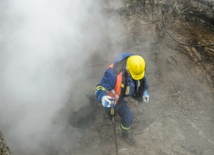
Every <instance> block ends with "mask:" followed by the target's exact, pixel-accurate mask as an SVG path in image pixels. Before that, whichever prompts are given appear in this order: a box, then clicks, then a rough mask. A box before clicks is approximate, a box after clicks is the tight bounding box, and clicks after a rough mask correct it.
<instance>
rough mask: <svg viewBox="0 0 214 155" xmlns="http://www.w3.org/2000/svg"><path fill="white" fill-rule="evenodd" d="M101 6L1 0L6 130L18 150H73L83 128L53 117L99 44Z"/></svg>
mask: <svg viewBox="0 0 214 155" xmlns="http://www.w3.org/2000/svg"><path fill="white" fill-rule="evenodd" d="M98 5H99V4H98V3H97V2H96V3H95V2H93V1H92V0H90V1H85V0H75V1H70V0H19V1H13V0H7V1H4V2H3V1H1V2H0V10H1V15H0V74H1V76H0V94H1V97H0V105H1V108H0V130H2V131H3V134H5V137H6V141H7V143H8V145H9V147H10V148H11V150H12V152H13V153H14V154H16V155H25V154H27V155H29V154H32V155H33V154H37V155H38V154H39V155H43V154H45V155H47V154H57V153H55V152H54V151H61V154H70V153H71V152H70V151H71V149H72V146H74V144H75V141H76V138H78V132H77V131H75V130H74V129H72V128H71V127H67V128H65V127H63V125H64V124H63V125H62V126H61V125H60V123H59V122H58V123H54V122H53V118H54V116H55V115H56V114H57V113H58V111H59V109H61V108H62V107H63V106H65V103H66V102H67V101H68V99H69V95H70V90H71V88H72V86H73V85H74V83H75V82H76V81H77V80H78V79H79V78H80V77H82V76H84V70H82V69H83V68H84V67H83V64H84V62H85V61H86V60H87V58H88V57H89V55H90V54H91V53H92V52H93V50H94V47H96V44H99V37H100V33H97V32H98V28H102V23H100V22H99V21H101V18H102V17H101V15H100V14H98V13H97V12H98V9H97V8H99V7H98ZM80 70H81V71H80ZM74 135H75V136H74ZM65 139H66V140H65ZM45 147H50V148H49V149H44V148H45ZM50 150H51V151H50Z"/></svg>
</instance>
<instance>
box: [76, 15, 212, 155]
mask: <svg viewBox="0 0 214 155" xmlns="http://www.w3.org/2000/svg"><path fill="white" fill-rule="evenodd" d="M149 17H151V15H149V14H142V13H139V12H134V13H133V12H132V13H130V12H128V13H127V12H122V13H121V12H119V14H118V12H114V13H112V14H111V15H109V19H108V20H109V23H111V21H112V20H114V19H115V18H116V19H117V20H118V21H119V23H120V24H121V25H122V33H124V34H125V35H124V36H125V38H121V40H120V41H119V42H118V44H117V46H119V44H122V45H126V47H123V48H124V49H126V50H127V51H131V52H134V53H137V54H140V55H142V56H144V57H145V59H146V61H147V78H148V81H149V86H150V96H151V100H150V103H149V104H138V103H136V102H135V101H133V100H132V99H130V98H128V99H127V100H128V101H129V106H130V108H131V109H132V111H133V114H134V118H135V121H134V125H133V134H134V136H135V139H136V141H137V144H136V146H128V145H127V144H126V143H125V142H124V141H123V140H122V139H121V133H120V132H121V131H120V127H119V117H118V118H117V124H116V125H117V140H118V147H119V154H121V155H140V154H145V155H169V154H170V155H212V154H214V149H213V148H214V134H213V129H214V121H213V120H214V113H213V111H214V104H213V103H214V102H213V101H214V89H213V47H212V46H210V47H202V48H200V47H193V46H188V45H189V44H190V43H191V42H189V41H192V40H194V39H195V40H197V42H196V44H199V43H200V44H212V43H214V38H213V36H214V31H213V30H212V29H205V27H204V26H203V25H200V24H197V25H196V23H194V22H193V21H191V22H190V21H189V22H188V21H186V20H184V19H183V18H177V17H175V18H172V16H169V15H168V16H167V17H168V18H166V19H165V21H164V24H163V20H162V23H157V22H152V20H151V18H149ZM106 44H108V42H106ZM182 44H183V45H182ZM185 44H186V45H185ZM108 50H110V49H108V48H106V49H105V51H108ZM204 51H205V52H204ZM203 52H204V53H203ZM206 52H207V53H206ZM208 53H209V54H208ZM98 54H99V53H98ZM96 57H98V58H99V57H102V56H101V55H100V56H97V55H96ZM92 59H93V60H94V58H92ZM106 66H108V64H105V63H102V62H100V61H99V60H98V61H96V62H94V61H93V62H91V67H93V68H94V73H95V74H97V75H98V77H101V76H102V74H103V70H102V69H103V68H105V67H106ZM94 80H95V79H93V80H92V81H93V82H94ZM96 80H97V81H99V79H98V78H97V79H96ZM96 80H95V81H96ZM93 82H92V83H93ZM94 83H95V82H94ZM98 109H99V110H98V113H97V116H96V118H95V121H94V124H93V125H91V126H90V127H91V128H90V130H89V131H86V132H85V138H84V139H83V140H82V143H81V146H80V148H79V149H78V148H77V149H76V152H75V153H74V154H76V155H82V154H102V155H113V154H115V145H114V138H113V131H112V125H111V122H110V121H109V120H108V119H107V117H106V116H105V113H104V112H103V109H102V108H101V107H100V106H98Z"/></svg>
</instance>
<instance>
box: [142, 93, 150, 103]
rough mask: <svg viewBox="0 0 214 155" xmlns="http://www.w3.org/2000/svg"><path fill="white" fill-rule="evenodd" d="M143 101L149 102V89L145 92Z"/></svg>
mask: <svg viewBox="0 0 214 155" xmlns="http://www.w3.org/2000/svg"><path fill="white" fill-rule="evenodd" d="M143 102H145V103H148V102H149V93H148V90H145V91H144V92H143Z"/></svg>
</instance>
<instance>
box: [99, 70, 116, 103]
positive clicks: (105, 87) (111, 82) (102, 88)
mask: <svg viewBox="0 0 214 155" xmlns="http://www.w3.org/2000/svg"><path fill="white" fill-rule="evenodd" d="M116 80H117V74H116V73H115V71H114V70H113V69H112V68H108V69H107V70H106V71H105V73H104V76H103V78H102V79H101V81H100V83H99V84H98V85H97V87H96V90H95V95H96V99H97V101H98V102H101V100H102V97H103V96H105V95H108V92H109V91H111V90H112V89H114V87H115V84H116Z"/></svg>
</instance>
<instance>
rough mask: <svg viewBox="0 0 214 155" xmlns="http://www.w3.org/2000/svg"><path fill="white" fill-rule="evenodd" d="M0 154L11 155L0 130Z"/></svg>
mask: <svg viewBox="0 0 214 155" xmlns="http://www.w3.org/2000/svg"><path fill="white" fill-rule="evenodd" d="M0 155H11V151H10V149H9V147H8V146H7V144H6V142H5V139H4V137H3V135H2V133H1V131H0Z"/></svg>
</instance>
